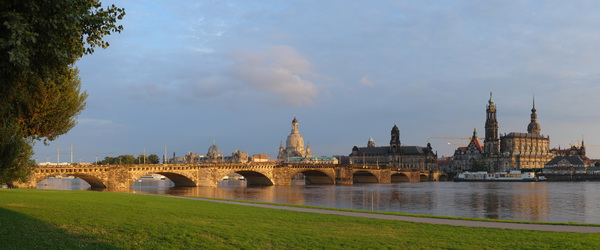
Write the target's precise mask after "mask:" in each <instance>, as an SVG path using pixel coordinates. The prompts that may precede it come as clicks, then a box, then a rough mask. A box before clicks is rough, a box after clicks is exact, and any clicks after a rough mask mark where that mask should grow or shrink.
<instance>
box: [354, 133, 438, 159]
mask: <svg viewBox="0 0 600 250" xmlns="http://www.w3.org/2000/svg"><path fill="white" fill-rule="evenodd" d="M390 136H391V139H390V145H389V146H379V147H377V146H375V141H374V140H373V138H369V141H368V142H367V146H366V147H357V146H354V147H353V148H352V153H351V154H350V156H349V158H350V159H349V160H350V163H351V164H363V165H376V166H388V167H397V168H408V169H420V170H436V169H437V155H436V154H435V153H433V150H432V148H431V143H427V146H426V147H421V146H402V145H401V143H400V129H398V126H396V124H394V127H392V131H391V133H390Z"/></svg>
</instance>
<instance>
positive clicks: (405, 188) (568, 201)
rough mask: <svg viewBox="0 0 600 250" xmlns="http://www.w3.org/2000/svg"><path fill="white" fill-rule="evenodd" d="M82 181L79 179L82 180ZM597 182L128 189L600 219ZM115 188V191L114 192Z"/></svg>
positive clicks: (63, 184)
mask: <svg viewBox="0 0 600 250" xmlns="http://www.w3.org/2000/svg"><path fill="white" fill-rule="evenodd" d="M81 182H83V183H81ZM38 188H52V189H87V188H89V185H87V184H85V182H84V181H83V180H80V179H60V180H58V179H54V180H50V179H48V180H45V181H44V182H41V183H40V184H39V185H38ZM599 188H600V182H572V183H565V182H538V183H511V182H499V183H489V182H473V183H469V182H420V183H392V184H369V183H365V184H357V185H352V186H342V185H304V184H303V182H302V180H299V181H297V182H294V185H291V186H247V185H246V181H244V180H235V179H233V180H223V181H220V182H219V184H218V187H195V188H180V187H174V185H173V182H171V181H170V180H168V179H166V180H146V179H141V181H137V182H136V183H135V184H134V185H132V186H131V188H130V189H129V190H116V191H128V192H135V193H151V194H168V195H178V196H196V197H208V198H221V199H240V200H250V201H262V202H274V203H287V204H299V205H314V206H323V207H334V208H350V209H360V210H375V211H395V212H404V213H415V214H430V215H448V216H459V217H472V218H491V219H506V220H523V221H551V222H579V223H600V194H599V193H598V192H597V191H596V190H598V189H599ZM113 191H115V190H113Z"/></svg>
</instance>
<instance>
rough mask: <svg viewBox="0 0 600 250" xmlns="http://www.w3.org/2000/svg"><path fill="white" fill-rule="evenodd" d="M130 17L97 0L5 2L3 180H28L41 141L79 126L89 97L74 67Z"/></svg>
mask: <svg viewBox="0 0 600 250" xmlns="http://www.w3.org/2000/svg"><path fill="white" fill-rule="evenodd" d="M124 15H125V11H124V9H121V8H117V7H116V6H114V5H112V6H110V7H108V8H103V7H102V5H101V3H100V2H99V0H2V2H1V4H0V89H1V92H0V117H2V120H1V121H0V140H1V141H0V147H2V148H0V176H1V177H0V182H7V183H10V182H12V181H23V180H24V179H23V176H27V175H28V174H29V172H30V171H31V168H29V167H27V164H28V162H29V160H25V159H29V158H31V155H32V154H33V151H32V150H31V149H32V146H33V144H34V143H35V141H40V140H43V141H44V143H45V144H46V143H47V142H48V141H52V140H54V139H56V138H57V137H58V136H60V135H63V134H65V133H67V132H68V131H69V130H70V129H71V128H73V126H75V124H76V117H77V115H79V113H80V112H81V111H82V110H83V108H84V107H85V99H86V97H87V94H86V93H85V92H81V89H80V88H81V87H80V86H81V83H80V79H79V76H78V73H79V72H78V70H77V68H76V67H75V63H76V62H77V60H79V59H80V58H81V57H82V56H83V55H85V54H92V53H93V52H94V49H95V48H96V47H101V48H106V47H108V46H109V44H108V43H107V42H105V41H103V40H102V39H103V38H104V36H106V35H110V34H111V33H113V32H121V30H122V29H123V27H122V26H120V25H118V26H117V25H116V22H117V20H119V19H122V18H123V16H124ZM15 152H19V153H15Z"/></svg>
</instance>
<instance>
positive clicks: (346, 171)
mask: <svg viewBox="0 0 600 250" xmlns="http://www.w3.org/2000/svg"><path fill="white" fill-rule="evenodd" d="M232 173H237V174H240V175H242V176H244V177H245V178H246V180H247V182H248V185H291V183H292V178H293V177H294V176H296V175H297V174H299V173H302V174H304V176H306V181H307V183H308V184H340V185H351V184H354V183H392V182H420V181H438V180H445V179H447V175H446V174H445V173H444V172H440V171H423V170H415V169H397V168H387V167H383V166H364V165H351V164H346V165H340V164H318V163H317V164H312V163H189V164H139V165H67V166H47V167H42V166H40V167H37V168H36V169H35V170H34V171H33V173H32V174H31V176H30V178H29V181H28V182H26V183H14V184H15V185H16V186H18V187H24V188H34V187H36V185H37V184H38V183H39V182H41V181H42V180H44V179H47V178H48V177H53V176H57V175H70V176H75V177H79V178H81V179H83V180H85V181H86V182H88V183H89V184H90V185H91V186H92V187H93V188H108V189H123V188H129V187H130V186H131V185H132V184H133V183H134V182H135V181H136V180H138V179H139V178H141V177H142V176H144V175H148V174H161V175H164V176H165V177H167V178H169V179H170V180H171V181H173V182H174V183H175V186H177V187H197V186H207V187H216V186H217V182H218V181H219V180H221V179H222V178H223V177H224V176H226V175H229V174H232Z"/></svg>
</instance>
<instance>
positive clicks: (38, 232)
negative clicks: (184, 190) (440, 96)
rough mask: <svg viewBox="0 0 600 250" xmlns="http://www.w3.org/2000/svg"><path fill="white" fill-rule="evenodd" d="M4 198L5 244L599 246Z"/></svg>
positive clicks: (5, 194) (593, 237)
mask: <svg viewBox="0 0 600 250" xmlns="http://www.w3.org/2000/svg"><path fill="white" fill-rule="evenodd" d="M0 197H2V199H0V222H2V227H0V235H2V237H0V246H2V248H6V249H29V248H64V249H79V248H101V249H107V248H119V249H122V248H125V249H132V248H135V249H154V248H172V249H193V248H201V249H217V248H218V249H223V248H234V249H289V248H294V249H367V248H369V249H399V248H401V249H413V248H419V249H430V248H435V249H524V248H525V249H529V248H536V249H598V248H600V241H598V240H597V239H598V234H597V233H596V234H594V233H590V234H584V233H558V232H543V231H528V230H510V229H493V228H472V227H459V226H446V225H433V224H423V223H412V222H402V221H391V220H379V219H369V218H356V217H349V216H338V215H324V214H312V213H303V212H293V211H284V210H277V209H266V208H258V207H247V206H238V205H228V204H220V203H215V202H205V201H198V200H189V199H178V198H172V197H157V196H148V195H134V194H123V193H108V192H89V191H56V190H51V191H45V190H0ZM107 215H110V216H107Z"/></svg>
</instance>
